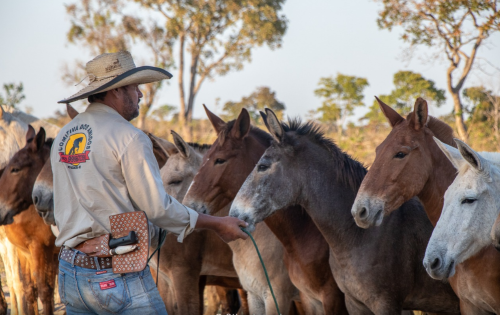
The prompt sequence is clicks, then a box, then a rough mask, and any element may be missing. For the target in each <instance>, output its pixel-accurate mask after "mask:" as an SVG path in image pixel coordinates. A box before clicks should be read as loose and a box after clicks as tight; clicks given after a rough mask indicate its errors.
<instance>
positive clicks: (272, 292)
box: [241, 228, 281, 314]
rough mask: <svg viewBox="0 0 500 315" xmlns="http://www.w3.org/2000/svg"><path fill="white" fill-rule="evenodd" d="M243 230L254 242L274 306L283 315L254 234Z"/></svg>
mask: <svg viewBox="0 0 500 315" xmlns="http://www.w3.org/2000/svg"><path fill="white" fill-rule="evenodd" d="M241 230H242V231H243V232H245V233H246V234H247V235H248V236H250V239H251V240H252V242H253V245H254V246H255V250H256V251H257V255H259V259H260V263H261V264H262V269H264V274H265V275H266V279H267V284H268V285H269V289H270V290H271V294H272V295H273V299H274V304H275V305H276V310H277V311H278V314H281V312H280V309H279V307H278V302H277V301H276V297H275V296H274V291H273V287H272V286H271V281H270V280H269V276H268V274H267V270H266V266H265V265H264V261H263V260H262V256H261V255H260V252H259V248H258V247H257V244H256V243H255V240H254V239H253V237H252V234H250V232H248V231H247V230H246V229H245V228H241Z"/></svg>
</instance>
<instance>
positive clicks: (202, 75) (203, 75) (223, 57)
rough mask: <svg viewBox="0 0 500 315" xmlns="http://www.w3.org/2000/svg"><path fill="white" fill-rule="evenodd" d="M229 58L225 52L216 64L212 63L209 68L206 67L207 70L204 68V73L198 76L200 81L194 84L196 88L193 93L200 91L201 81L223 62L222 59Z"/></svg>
mask: <svg viewBox="0 0 500 315" xmlns="http://www.w3.org/2000/svg"><path fill="white" fill-rule="evenodd" d="M228 56H229V52H228V50H226V52H225V53H224V55H222V56H221V57H220V58H219V60H217V61H216V62H214V63H212V64H211V65H210V66H208V67H207V68H205V71H203V73H202V74H200V79H199V80H198V83H197V84H196V87H195V88H194V93H195V94H196V93H198V90H199V89H200V87H201V84H202V83H203V81H204V80H205V78H206V77H207V76H208V75H209V74H210V72H211V71H212V70H213V69H214V68H215V67H217V66H219V65H220V64H221V63H222V62H223V61H224V59H226V58H227V57H228Z"/></svg>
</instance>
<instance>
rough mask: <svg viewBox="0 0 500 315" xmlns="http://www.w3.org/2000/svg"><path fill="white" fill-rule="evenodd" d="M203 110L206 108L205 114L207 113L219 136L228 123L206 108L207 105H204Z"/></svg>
mask: <svg viewBox="0 0 500 315" xmlns="http://www.w3.org/2000/svg"><path fill="white" fill-rule="evenodd" d="M203 108H205V113H207V117H208V120H210V123H212V126H213V127H214V129H215V132H216V133H217V134H219V132H220V131H221V130H222V128H224V126H226V122H224V120H222V119H221V118H220V117H219V116H217V115H215V114H214V113H212V112H211V111H209V110H208V108H207V107H206V106H205V104H203Z"/></svg>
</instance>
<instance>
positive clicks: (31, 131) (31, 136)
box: [26, 125, 36, 143]
mask: <svg viewBox="0 0 500 315" xmlns="http://www.w3.org/2000/svg"><path fill="white" fill-rule="evenodd" d="M35 136H36V131H35V128H33V126H32V125H28V132H26V143H28V142H30V141H32V140H33V139H35Z"/></svg>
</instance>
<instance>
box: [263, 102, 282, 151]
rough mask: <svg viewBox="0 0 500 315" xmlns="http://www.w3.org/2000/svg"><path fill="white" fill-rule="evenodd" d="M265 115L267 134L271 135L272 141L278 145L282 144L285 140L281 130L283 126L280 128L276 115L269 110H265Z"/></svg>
mask: <svg viewBox="0 0 500 315" xmlns="http://www.w3.org/2000/svg"><path fill="white" fill-rule="evenodd" d="M266 115H267V120H266V121H267V123H266V127H267V129H268V130H269V133H270V134H271V136H273V138H274V140H276V141H277V142H279V143H281V142H283V140H284V138H285V131H284V130H283V126H281V123H280V121H279V120H278V117H276V114H275V113H274V112H273V111H272V110H270V109H269V108H266Z"/></svg>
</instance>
